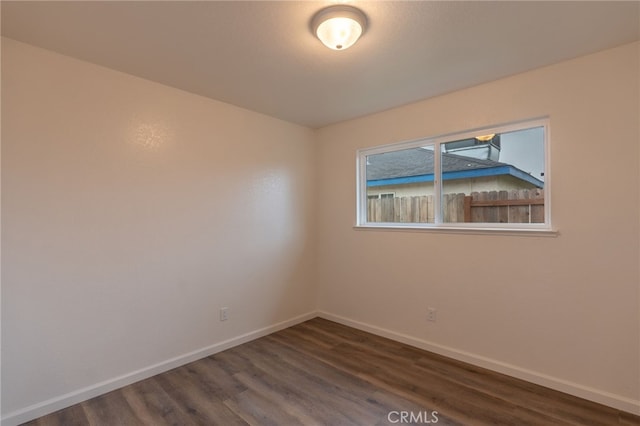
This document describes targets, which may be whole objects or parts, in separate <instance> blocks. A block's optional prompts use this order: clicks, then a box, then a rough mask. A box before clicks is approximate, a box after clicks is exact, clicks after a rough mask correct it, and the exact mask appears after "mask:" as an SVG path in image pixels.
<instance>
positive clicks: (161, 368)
mask: <svg viewBox="0 0 640 426" xmlns="http://www.w3.org/2000/svg"><path fill="white" fill-rule="evenodd" d="M316 316H317V313H316V312H309V313H306V314H303V315H299V316H297V317H294V318H291V319H289V320H286V321H282V322H279V323H277V324H273V325H270V326H268V327H264V328H260V329H258V330H254V331H251V332H249V333H245V334H242V335H240V336H237V337H234V338H231V339H228V340H225V341H222V342H219V343H215V344H213V345H210V346H207V347H205V348H201V349H198V350H195V351H193V352H189V353H186V354H183V355H180V356H177V357H175V358H171V359H168V360H166V361H163V362H160V363H158V364H155V365H151V366H148V367H145V368H142V369H140V370H137V371H133V372H131V373H127V374H123V375H122V376H119V377H114V378H112V379H109V380H105V381H103V382H101V383H96V384H94V385H91V386H87V387H85V388H82V389H78V390H76V391H73V392H70V393H67V394H65V395H61V396H58V397H55V398H51V399H49V400H47V401H43V402H40V403H37V404H34V405H31V406H29V407H26V408H24V409H21V410H17V411H14V412H12V413H8V414H7V415H6V416H4V417H3V418H2V419H1V420H0V424H1V425H2V426H16V425H19V424H21V423H24V422H28V421H30V420H33V419H36V418H38V417H42V416H44V415H47V414H49V413H53V412H55V411H58V410H61V409H63V408H66V407H69V406H71V405H74V404H78V403H80V402H82V401H86V400H88V399H91V398H94V397H96V396H99V395H102V394H105V393H107V392H111V391H113V390H116V389H119V388H121V387H123V386H127V385H130V384H132V383H135V382H139V381H140V380H144V379H147V378H149V377H152V376H155V375H157V374H160V373H164V372H165V371H169V370H171V369H174V368H176V367H180V366H182V365H185V364H188V363H190V362H193V361H197V360H199V359H202V358H205V357H208V356H210V355H213V354H215V353H218V352H222V351H224V350H226V349H229V348H232V347H234V346H238V345H241V344H243V343H246V342H249V341H251V340H255V339H258V338H260V337H263V336H266V335H268V334H271V333H274V332H276V331H279V330H282V329H284V328H287V327H291V326H294V325H296V324H299V323H301V322H304V321H307V320H309V319H312V318H315V317H316Z"/></svg>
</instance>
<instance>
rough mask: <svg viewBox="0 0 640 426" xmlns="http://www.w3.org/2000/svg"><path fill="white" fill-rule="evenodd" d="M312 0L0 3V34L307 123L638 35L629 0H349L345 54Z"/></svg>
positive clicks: (637, 13) (637, 17) (639, 23)
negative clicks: (315, 21)
mask: <svg viewBox="0 0 640 426" xmlns="http://www.w3.org/2000/svg"><path fill="white" fill-rule="evenodd" d="M331 3H335V2H321V1H282V2H270V1H256V2H248V1H228V2H222V1H209V2H185V1H175V2H167V1H157V2H156V1H139V2H108V1H107V2H103V1H81V2H56V1H45V2H24V1H17V2H14V1H2V6H1V7H2V35H3V36H6V37H10V38H13V39H16V40H20V41H23V42H26V43H30V44H33V45H36V46H41V47H44V48H47V49H50V50H54V51H57V52H60V53H63V54H66V55H69V56H73V57H76V58H80V59H83V60H86V61H89V62H93V63H96V64H100V65H103V66H106V67H109V68H113V69H116V70H120V71H123V72H126V73H130V74H133V75H136V76H139V77H143V78H146V79H149V80H153V81H157V82H160V83H163V84H166V85H169V86H173V87H177V88H180V89H183V90H186V91H189V92H192V93H197V94H200V95H203V96H207V97H210V98H213V99H217V100H221V101H224V102H228V103H231V104H234V105H238V106H241V107H244V108H247V109H251V110H254V111H258V112H261V113H264V114H268V115H271V116H274V117H278V118H281V119H283V120H287V121H291V122H294V123H299V124H302V125H305V126H309V127H314V128H316V127H321V126H324V125H327V124H330V123H335V122H338V121H342V120H346V119H350V118H354V117H358V116H362V115H365V114H369V113H372V112H377V111H382V110H385V109H389V108H392V107H395V106H399V105H403V104H407V103H410V102H413V101H417V100H420V99H425V98H429V97H432V96H436V95H439V94H443V93H446V92H451V91H453V90H458V89H461V88H464V87H469V86H473V85H476V84H479V83H482V82H487V81H491V80H495V79H498V78H501V77H504V76H507V75H512V74H515V73H519V72H523V71H526V70H530V69H533V68H538V67H541V66H544V65H549V64H552V63H555V62H559V61H562V60H565V59H569V58H573V57H576V56H580V55H584V54H587V53H591V52H595V51H598V50H602V49H606V48H609V47H613V46H617V45H621V44H624V43H629V42H632V41H634V40H638V39H640V7H639V6H640V2H637V1H631V2H613V1H604V2H434V1H389V2H386V1H385V2H383V1H350V2H347V3H350V4H353V5H355V6H357V7H359V8H361V9H362V10H363V11H364V12H365V14H366V15H367V17H368V20H369V28H368V30H367V31H366V33H365V34H364V36H363V37H362V39H361V40H360V41H359V42H358V43H356V45H355V46H353V47H352V48H351V49H349V50H345V51H332V50H329V49H327V48H326V47H324V46H323V45H322V44H321V43H320V42H319V41H318V40H317V39H316V38H315V37H314V36H312V34H311V32H310V30H309V22H310V20H311V17H312V16H313V14H314V13H315V12H316V11H318V10H320V9H321V8H323V7H324V6H327V5H329V4H331Z"/></svg>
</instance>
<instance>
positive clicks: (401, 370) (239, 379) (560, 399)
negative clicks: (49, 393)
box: [27, 318, 640, 426]
mask: <svg viewBox="0 0 640 426" xmlns="http://www.w3.org/2000/svg"><path fill="white" fill-rule="evenodd" d="M27 424H28V425H30V426H58V425H60V426H62V425H64V426H74V425H82V426H84V425H92V426H100V425H108V426H111V425H153V426H163V425H223V426H230V425H247V424H249V425H278V426H280V425H284V426H289V425H389V424H395V425H399V424H421V425H424V424H430V425H434V424H437V425H473V426H477V425H518V426H521V425H545V426H547V425H580V426H586V425H640V417H638V416H633V415H631V414H628V413H624V412H621V411H618V410H615V409H612V408H609V407H606V406H603V405H599V404H595V403H592V402H589V401H585V400H582V399H579V398H576V397H573V396H570V395H566V394H563V393H560V392H557V391H553V390H550V389H547V388H543V387H540V386H537V385H533V384H531V383H528V382H524V381H522V380H518V379H514V378H511V377H508V376H505V375H501V374H497V373H494V372H491V371H488V370H485V369H482V368H479V367H474V366H472V365H469V364H465V363H462V362H458V361H454V360H451V359H448V358H445V357H442V356H439V355H435V354H433V353H430V352H426V351H423V350H420V349H416V348H413V347H411V346H407V345H403V344H401V343H397V342H394V341H391V340H388V339H385V338H382V337H378V336H375V335H372V334H368V333H365V332H362V331H359V330H355V329H352V328H349V327H345V326H343V325H340V324H337V323H334V322H331V321H327V320H324V319H320V318H315V319H312V320H310V321H307V322H305V323H302V324H299V325H297V326H294V327H291V328H288V329H286V330H282V331H280V332H277V333H274V334H271V335H269V336H266V337H263V338H261V339H258V340H254V341H252V342H249V343H246V344H243V345H241V346H238V347H235V348H232V349H229V350H227V351H224V352H221V353H218V354H215V355H213V356H210V357H208V358H204V359H202V360H199V361H196V362H193V363H191V364H188V365H185V366H183V367H180V368H177V369H174V370H171V371H169V372H166V373H164V374H160V375H158V376H155V377H152V378H150V379H147V380H143V381H141V382H138V383H135V384H133V385H130V386H127V387H124V388H122V389H119V390H117V391H114V392H110V393H108V394H105V395H102V396H100V397H97V398H93V399H91V400H89V401H85V402H83V403H81V404H77V405H74V406H72V407H69V408H67V409H64V410H61V411H58V412H56V413H53V414H50V415H48V416H45V417H41V418H40V419H37V420H34V421H32V422H29V423H27Z"/></svg>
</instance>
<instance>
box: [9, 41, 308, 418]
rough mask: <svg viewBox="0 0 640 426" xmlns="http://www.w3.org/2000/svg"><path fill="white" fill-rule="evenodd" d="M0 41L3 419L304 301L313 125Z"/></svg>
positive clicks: (247, 328)
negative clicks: (223, 313)
mask: <svg viewBox="0 0 640 426" xmlns="http://www.w3.org/2000/svg"><path fill="white" fill-rule="evenodd" d="M2 43H3V44H2V123H3V126H2V412H3V416H4V417H5V418H7V417H8V418H9V420H7V422H6V423H3V424H10V423H16V422H18V421H19V420H20V418H21V417H20V413H22V412H24V411H25V410H26V411H28V412H29V414H34V413H36V414H37V413H39V411H38V410H39V408H38V405H34V404H44V405H45V408H46V407H55V406H56V404H58V405H60V404H62V405H64V402H73V398H74V395H76V394H74V392H78V391H79V392H80V394H79V395H80V396H84V397H86V396H87V395H90V394H91V392H93V391H92V390H91V389H95V391H104V390H105V386H102V385H104V384H103V383H101V382H102V381H108V382H109V383H110V384H115V385H117V384H122V382H123V380H120V381H118V380H119V379H118V378H119V377H120V376H121V375H125V376H126V375H129V376H127V377H125V380H124V381H126V379H127V378H130V379H131V378H133V379H135V378H140V377H141V376H144V375H145V374H148V373H153V372H157V370H158V369H161V368H162V367H167V366H171V365H172V362H173V364H175V363H176V362H178V363H179V362H180V361H182V362H184V361H185V360H188V359H189V357H194V356H198V355H199V356H203V355H204V354H206V352H207V351H211V350H215V349H216V348H219V346H215V345H216V344H221V342H222V343H223V344H224V343H225V341H226V340H227V339H234V338H238V336H241V337H242V336H243V335H244V334H245V333H249V332H255V331H256V330H261V329H263V328H264V327H269V326H273V325H274V324H278V323H280V322H282V321H287V320H291V319H292V318H293V319H295V318H296V317H298V316H300V315H304V314H308V313H310V312H313V311H314V309H315V293H314V288H315V287H314V273H315V268H314V259H315V256H314V252H313V250H314V247H313V244H314V241H315V240H314V236H313V233H314V222H313V206H312V201H313V198H314V197H315V193H316V191H315V185H314V179H315V175H314V174H315V148H314V145H313V132H312V131H311V130H309V129H306V128H303V127H299V126H296V125H293V124H289V123H286V122H283V121H279V120H276V119H273V118H270V117H267V116H264V115H260V114H257V113H253V112H249V111H246V110H243V109H240V108H236V107H233V106H230V105H227V104H223V103H221V102H216V101H213V100H210V99H206V98H202V97H198V96H194V95H191V94H188V93H185V92H181V91H179V90H175V89H171V88H168V87H166V86H162V85H159V84H155V83H152V82H149V81H146V80H142V79H139V78H134V77H132V76H129V75H125V74H122V73H118V72H115V71H111V70H108V69H104V68H101V67H98V66H94V65H91V64H88V63H86V62H81V61H77V60H73V59H70V58H68V57H64V56H60V55H57V54H54V53H52V52H48V51H45V50H41V49H37V48H34V47H30V46H28V45H25V44H21V43H17V42H14V41H12V40H7V39H4V40H3V42H2ZM222 306H226V307H229V309H230V319H229V320H228V321H226V322H220V321H219V319H218V310H219V308H220V307H222ZM212 345H213V346H212ZM203 348H204V349H203ZM200 350H202V352H197V353H195V354H194V353H193V351H200ZM185 354H186V355H185ZM176 357H177V358H176ZM168 360H169V362H168ZM158 363H160V366H158ZM150 366H151V367H150ZM114 378H115V379H114ZM95 386H97V388H94V387H95ZM84 387H90V389H89V391H87V389H83V388H84ZM83 392H84V393H83ZM65 398H67V399H65ZM47 404H49V405H47ZM29 410H32V411H29Z"/></svg>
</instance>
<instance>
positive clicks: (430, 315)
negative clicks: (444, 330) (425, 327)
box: [427, 307, 437, 322]
mask: <svg viewBox="0 0 640 426" xmlns="http://www.w3.org/2000/svg"><path fill="white" fill-rule="evenodd" d="M436 313H437V311H436V308H432V307H428V308H427V321H431V322H436Z"/></svg>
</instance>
